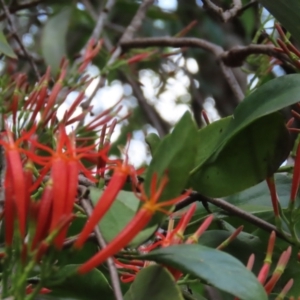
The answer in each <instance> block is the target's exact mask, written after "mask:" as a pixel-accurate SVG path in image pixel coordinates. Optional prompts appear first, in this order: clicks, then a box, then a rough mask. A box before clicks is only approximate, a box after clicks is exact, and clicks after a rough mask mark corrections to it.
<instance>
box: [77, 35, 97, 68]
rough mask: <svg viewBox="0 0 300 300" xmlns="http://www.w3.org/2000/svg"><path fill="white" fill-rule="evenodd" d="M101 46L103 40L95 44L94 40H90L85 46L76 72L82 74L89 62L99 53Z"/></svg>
mask: <svg viewBox="0 0 300 300" xmlns="http://www.w3.org/2000/svg"><path fill="white" fill-rule="evenodd" d="M102 44H103V40H100V41H98V42H97V43H96V42H95V39H93V38H92V39H90V40H89V42H88V44H87V49H86V51H85V53H84V57H83V62H82V64H81V65H80V66H79V68H78V72H79V73H81V72H83V71H84V70H85V69H86V67H87V66H88V64H89V63H90V62H91V60H92V59H93V58H94V57H95V56H96V55H97V54H98V53H99V51H100V50H101V47H102Z"/></svg>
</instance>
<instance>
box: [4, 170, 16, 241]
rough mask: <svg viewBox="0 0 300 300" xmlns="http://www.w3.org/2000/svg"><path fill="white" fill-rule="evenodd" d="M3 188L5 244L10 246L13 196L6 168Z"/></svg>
mask: <svg viewBox="0 0 300 300" xmlns="http://www.w3.org/2000/svg"><path fill="white" fill-rule="evenodd" d="M4 188H5V208H4V224H5V245H6V246H11V244H12V240H13V235H14V220H15V205H14V198H13V197H14V196H13V185H12V180H11V174H10V170H9V169H7V171H6V174H5V181H4Z"/></svg>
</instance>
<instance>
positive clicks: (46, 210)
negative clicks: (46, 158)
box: [31, 180, 53, 250]
mask: <svg viewBox="0 0 300 300" xmlns="http://www.w3.org/2000/svg"><path fill="white" fill-rule="evenodd" d="M52 202H53V186H52V181H51V180H50V181H48V182H47V184H46V187H45V189H44V191H43V195H42V199H41V201H40V206H39V213H38V218H37V226H36V231H35V235H34V237H33V241H32V245H31V250H33V249H35V248H36V247H37V245H38V244H39V243H40V242H41V241H42V240H43V239H44V238H45V237H46V236H47V234H48V232H49V227H50V222H51V215H52V214H51V213H52Z"/></svg>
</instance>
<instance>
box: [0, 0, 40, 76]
mask: <svg viewBox="0 0 300 300" xmlns="http://www.w3.org/2000/svg"><path fill="white" fill-rule="evenodd" d="M0 1H1V5H2V7H3V10H4V14H5V16H6V18H7V23H8V25H9V26H10V28H11V33H12V35H13V37H14V38H15V40H16V42H17V43H18V44H19V46H20V48H21V50H22V51H23V53H24V55H25V56H26V58H27V60H28V62H29V64H30V65H31V67H32V69H33V71H34V73H35V75H36V77H37V79H40V78H41V76H40V73H39V71H38V68H37V66H36V64H35V62H34V61H33V59H32V57H31V55H30V54H29V53H28V51H27V49H26V47H25V46H24V45H23V43H22V40H21V38H20V37H19V35H18V33H17V30H16V28H15V25H14V23H13V20H12V17H11V15H10V12H9V9H8V7H7V6H6V4H5V2H4V0H0Z"/></svg>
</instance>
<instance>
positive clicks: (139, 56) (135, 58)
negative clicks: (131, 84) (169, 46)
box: [127, 51, 157, 65]
mask: <svg viewBox="0 0 300 300" xmlns="http://www.w3.org/2000/svg"><path fill="white" fill-rule="evenodd" d="M155 52H157V51H152V52H145V53H139V54H136V55H134V56H132V57H131V58H129V59H127V63H128V64H129V65H131V64H134V63H137V62H140V61H143V60H145V59H146V58H148V57H149V56H151V55H152V54H153V53H155Z"/></svg>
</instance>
